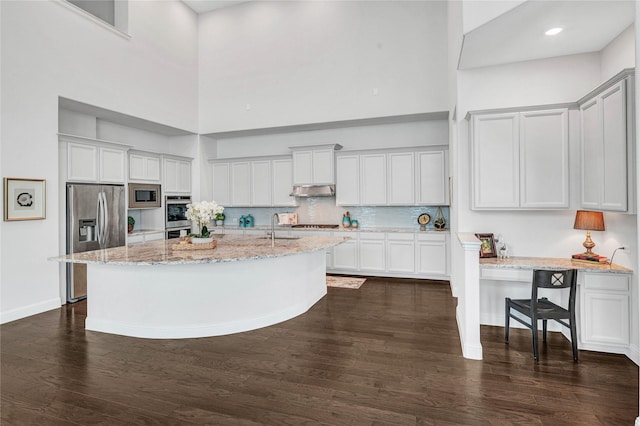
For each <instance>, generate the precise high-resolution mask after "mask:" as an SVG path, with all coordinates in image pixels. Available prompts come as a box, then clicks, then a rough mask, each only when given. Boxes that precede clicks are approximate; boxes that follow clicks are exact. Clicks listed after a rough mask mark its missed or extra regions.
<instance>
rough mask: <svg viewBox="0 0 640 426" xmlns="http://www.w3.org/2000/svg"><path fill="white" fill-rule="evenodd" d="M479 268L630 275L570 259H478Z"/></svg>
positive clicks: (626, 271)
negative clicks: (575, 270)
mask: <svg viewBox="0 0 640 426" xmlns="http://www.w3.org/2000/svg"><path fill="white" fill-rule="evenodd" d="M480 267H481V268H505V269H506V268H508V269H577V270H579V271H588V272H608V273H620V274H632V273H633V271H632V270H631V269H627V268H625V267H623V266H620V265H616V264H615V263H614V264H611V265H609V264H595V263H594V264H591V263H583V262H573V261H571V259H568V258H567V259H562V258H551V257H509V258H507V259H499V258H497V257H490V258H482V259H480Z"/></svg>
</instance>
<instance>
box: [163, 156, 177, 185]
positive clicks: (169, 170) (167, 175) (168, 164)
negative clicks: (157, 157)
mask: <svg viewBox="0 0 640 426" xmlns="http://www.w3.org/2000/svg"><path fill="white" fill-rule="evenodd" d="M164 192H165V193H171V192H178V161H177V160H174V159H172V158H165V159H164Z"/></svg>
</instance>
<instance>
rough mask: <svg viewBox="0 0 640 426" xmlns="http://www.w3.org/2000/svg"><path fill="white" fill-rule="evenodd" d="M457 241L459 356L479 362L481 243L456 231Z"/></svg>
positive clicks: (480, 351) (480, 355)
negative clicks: (459, 262) (461, 260)
mask: <svg viewBox="0 0 640 426" xmlns="http://www.w3.org/2000/svg"><path fill="white" fill-rule="evenodd" d="M457 236H458V242H459V245H460V246H461V247H462V250H463V253H464V254H463V258H464V264H463V265H462V266H463V267H462V271H461V272H462V275H463V276H462V277H460V278H462V279H461V280H460V284H461V288H459V289H458V308H457V310H456V320H457V322H458V332H459V333H460V343H461V345H462V356H464V357H465V358H469V359H478V360H481V359H482V344H481V343H480V261H479V258H480V240H478V238H476V236H475V235H474V234H472V233H469V232H458V233H457Z"/></svg>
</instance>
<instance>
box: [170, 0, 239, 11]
mask: <svg viewBox="0 0 640 426" xmlns="http://www.w3.org/2000/svg"><path fill="white" fill-rule="evenodd" d="M182 1H183V3H185V4H186V5H187V6H189V7H190V8H191V9H193V10H194V11H195V12H196V13H205V12H210V11H212V10H215V9H220V8H223V7H227V6H235V5H236V4H240V3H246V2H247V0H182Z"/></svg>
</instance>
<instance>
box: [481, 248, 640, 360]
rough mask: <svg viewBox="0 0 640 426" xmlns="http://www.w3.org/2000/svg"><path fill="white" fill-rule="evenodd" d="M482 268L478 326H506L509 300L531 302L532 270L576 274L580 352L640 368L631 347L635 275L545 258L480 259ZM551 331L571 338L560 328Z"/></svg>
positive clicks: (624, 270) (605, 266)
mask: <svg viewBox="0 0 640 426" xmlns="http://www.w3.org/2000/svg"><path fill="white" fill-rule="evenodd" d="M479 263H480V272H479V279H480V292H479V294H480V324H482V325H494V326H504V299H505V297H511V298H516V299H526V298H529V297H530V295H531V280H532V276H533V270H534V269H577V270H578V291H577V295H576V309H577V316H576V318H577V323H578V348H579V349H583V350H593V351H600V352H611V353H621V354H626V355H627V356H629V358H631V359H632V360H634V361H635V362H636V363H638V354H637V349H636V350H632V349H631V348H630V330H631V327H630V315H629V310H630V301H631V288H630V283H631V276H632V274H633V271H632V270H630V269H628V268H625V267H622V266H620V265H616V264H612V265H610V264H588V263H583V262H574V261H572V260H571V259H558V258H542V257H510V258H507V259H498V258H482V259H480V261H479ZM555 293H559V292H557V291H556V292H555ZM567 297H568V294H567V293H565V294H564V295H563V297H560V300H558V301H559V302H561V303H564V304H566V298H567ZM550 326H551V323H550ZM549 329H550V330H555V331H562V332H563V334H564V335H565V336H568V331H567V330H565V329H563V328H562V327H560V326H557V328H555V329H552V328H551V327H550V328H549Z"/></svg>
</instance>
